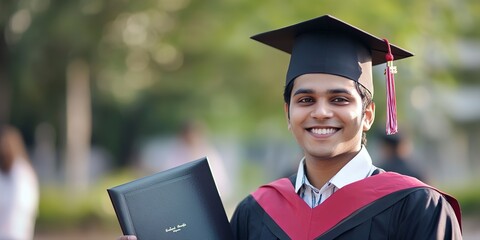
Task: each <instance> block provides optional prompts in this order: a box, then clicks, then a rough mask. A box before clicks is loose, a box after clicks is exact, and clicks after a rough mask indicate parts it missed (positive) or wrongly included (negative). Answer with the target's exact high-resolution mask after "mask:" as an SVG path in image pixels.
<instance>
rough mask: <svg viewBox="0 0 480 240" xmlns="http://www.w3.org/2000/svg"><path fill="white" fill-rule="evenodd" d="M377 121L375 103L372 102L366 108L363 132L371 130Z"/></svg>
mask: <svg viewBox="0 0 480 240" xmlns="http://www.w3.org/2000/svg"><path fill="white" fill-rule="evenodd" d="M374 120H375V103H374V102H371V103H370V104H368V106H367V107H366V108H365V114H364V116H363V131H364V132H366V131H368V130H370V128H371V127H372V125H373V121H374Z"/></svg>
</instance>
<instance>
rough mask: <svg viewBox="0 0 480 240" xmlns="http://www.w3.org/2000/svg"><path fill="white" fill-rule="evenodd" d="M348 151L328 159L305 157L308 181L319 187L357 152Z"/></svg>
mask: <svg viewBox="0 0 480 240" xmlns="http://www.w3.org/2000/svg"><path fill="white" fill-rule="evenodd" d="M359 151H360V150H359ZM359 151H357V152H351V153H350V152H349V153H345V154H343V155H341V156H336V157H334V158H329V159H317V158H312V157H305V171H306V174H307V177H308V181H309V182H310V183H311V184H312V185H313V186H314V187H316V188H318V189H320V188H321V187H323V185H325V183H327V182H328V181H329V180H330V179H332V177H333V176H335V175H336V174H337V173H338V172H339V171H340V169H342V168H343V167H344V166H345V165H346V164H347V163H348V162H350V160H352V159H353V158H354V157H355V156H356V155H357V154H358V152H359Z"/></svg>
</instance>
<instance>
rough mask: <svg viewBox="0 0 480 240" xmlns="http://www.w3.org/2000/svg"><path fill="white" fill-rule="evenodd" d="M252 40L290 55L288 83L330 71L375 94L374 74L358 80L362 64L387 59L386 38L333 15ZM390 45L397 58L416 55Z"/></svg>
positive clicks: (257, 36) (265, 33)
mask: <svg viewBox="0 0 480 240" xmlns="http://www.w3.org/2000/svg"><path fill="white" fill-rule="evenodd" d="M252 39H254V40H257V41H259V42H262V43H264V44H267V45H269V46H272V47H274V48H277V49H279V50H282V51H284V52H287V53H289V54H291V59H290V65H289V68H288V72H287V79H286V85H288V84H289V83H290V82H291V81H292V80H293V79H295V78H296V77H298V76H300V75H302V74H305V73H328V74H334V75H339V76H342V77H346V78H348V79H351V80H353V81H358V82H360V83H361V84H362V85H363V86H365V87H366V88H367V89H368V90H369V91H370V92H371V93H372V94H373V83H372V80H371V73H370V75H368V76H366V77H365V78H364V77H363V76H362V79H359V78H360V76H361V75H362V68H364V66H363V64H362V63H365V61H367V62H369V61H370V59H371V65H377V64H381V63H385V62H387V60H386V58H385V54H387V53H388V45H387V43H386V42H385V41H384V40H383V39H381V38H378V37H376V36H373V35H371V34H369V33H367V32H365V31H363V30H361V29H359V28H357V27H354V26H352V25H350V24H348V23H346V22H343V21H341V20H339V19H337V18H335V17H332V16H330V15H324V16H321V17H317V18H314V19H311V20H307V21H304V22H301V23H297V24H294V25H291V26H288V27H284V28H280V29H277V30H273V31H269V32H264V33H260V34H257V35H255V36H253V37H252ZM390 46H391V53H392V54H393V57H394V58H395V59H402V58H406V57H410V56H413V54H412V53H410V52H408V51H405V50H403V49H401V48H399V47H397V46H394V45H390ZM365 50H366V51H365ZM359 63H360V64H362V66H360V65H359ZM371 65H370V63H367V64H366V66H365V67H367V68H368V67H369V66H371ZM370 68H371V67H370ZM364 70H365V69H364ZM368 71H371V70H370V69H368Z"/></svg>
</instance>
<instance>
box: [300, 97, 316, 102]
mask: <svg viewBox="0 0 480 240" xmlns="http://www.w3.org/2000/svg"><path fill="white" fill-rule="evenodd" d="M297 102H299V103H312V102H314V100H313V98H311V97H302V98H299V99H298V101H297Z"/></svg>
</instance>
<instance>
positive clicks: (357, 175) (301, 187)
mask: <svg viewBox="0 0 480 240" xmlns="http://www.w3.org/2000/svg"><path fill="white" fill-rule="evenodd" d="M375 169H376V167H375V166H373V164H372V159H371V158H370V154H368V151H367V149H366V148H365V146H363V145H362V149H361V150H360V152H358V154H357V155H356V156H355V157H354V158H353V159H352V160H350V161H349V162H348V163H347V164H346V165H345V166H343V168H342V169H340V171H338V173H337V174H335V176H333V177H332V178H331V179H330V180H329V181H328V182H327V183H325V185H323V186H322V188H320V189H317V188H315V187H314V186H313V185H312V184H310V182H309V181H308V178H307V175H306V174H305V158H303V159H302V161H300V164H299V166H298V171H297V179H296V180H295V192H296V193H297V194H298V195H299V196H300V197H301V198H302V199H303V200H305V202H306V203H307V204H308V205H309V206H310V207H311V208H314V207H316V206H318V205H319V204H321V203H322V202H323V201H325V200H326V199H327V198H328V197H330V196H331V195H332V194H333V193H334V192H335V191H337V190H338V189H340V188H342V187H344V186H346V185H348V184H350V183H353V182H356V181H358V180H362V179H364V178H366V177H369V176H370V175H372V173H373V171H374V170H375Z"/></svg>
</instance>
